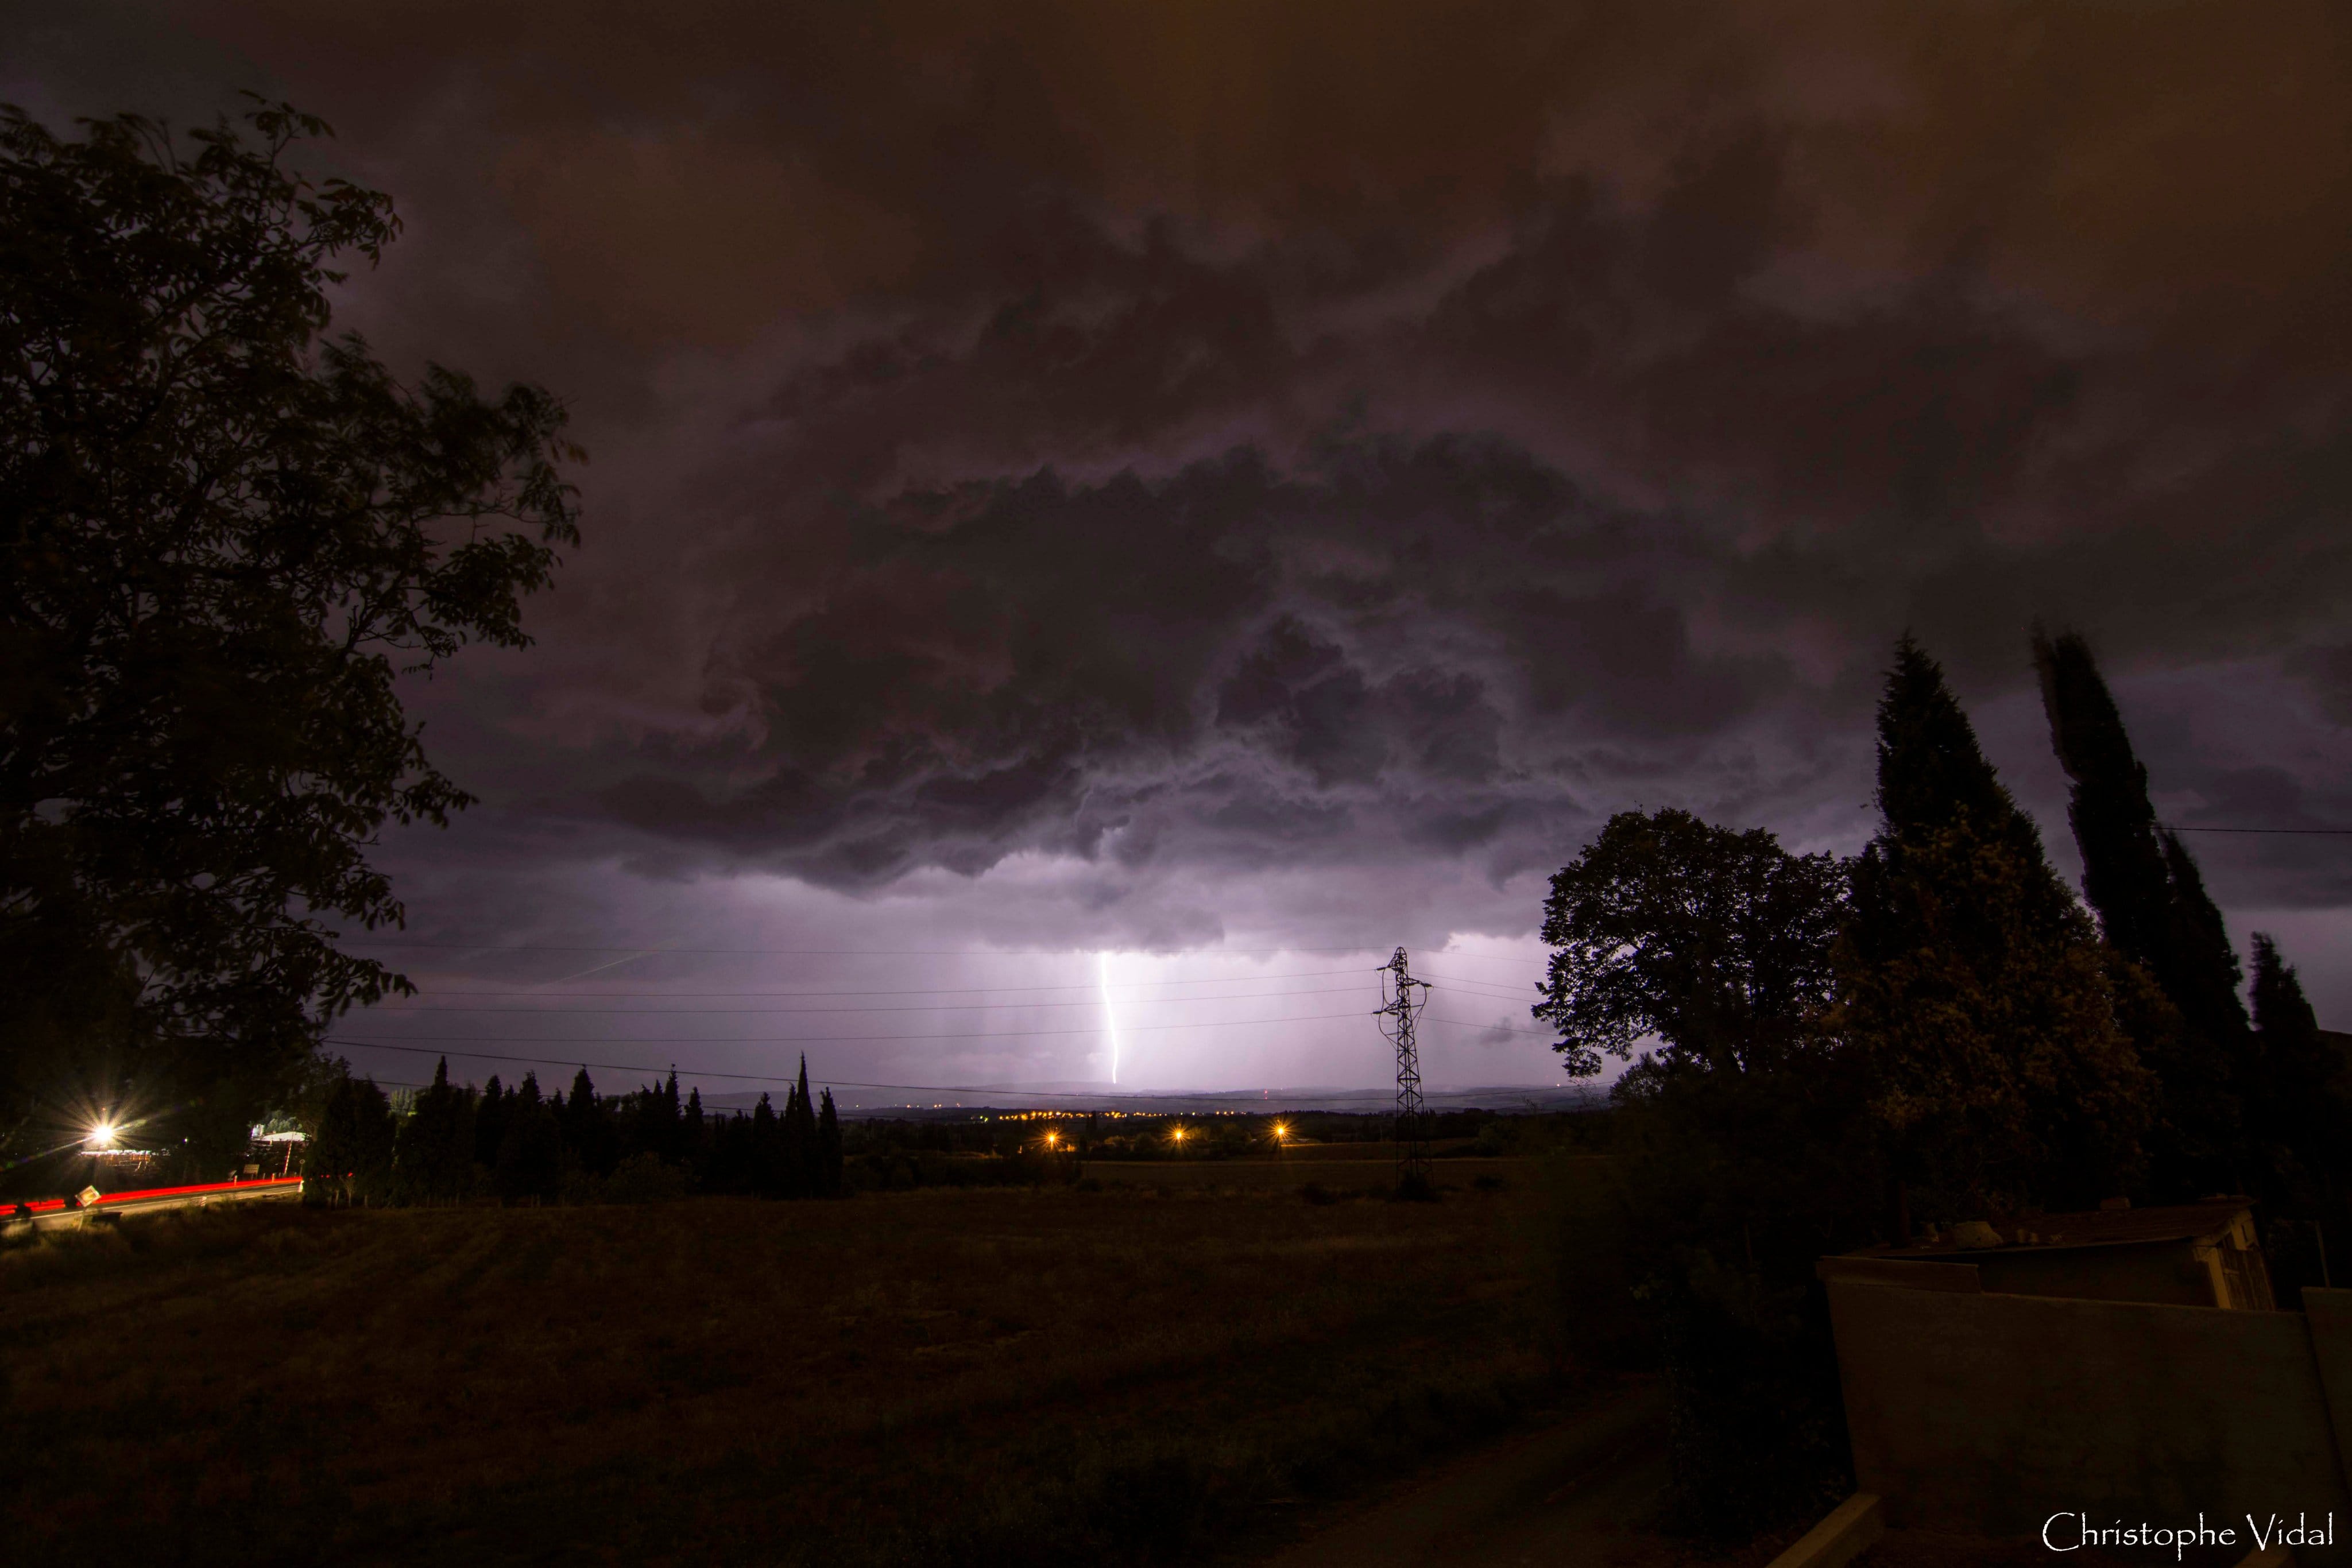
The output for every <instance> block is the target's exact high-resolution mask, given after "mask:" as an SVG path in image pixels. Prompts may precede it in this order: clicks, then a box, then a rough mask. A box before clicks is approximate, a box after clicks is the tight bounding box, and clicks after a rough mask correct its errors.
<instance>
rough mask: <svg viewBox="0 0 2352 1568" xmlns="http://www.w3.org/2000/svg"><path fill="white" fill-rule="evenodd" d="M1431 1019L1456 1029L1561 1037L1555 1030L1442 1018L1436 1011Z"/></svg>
mask: <svg viewBox="0 0 2352 1568" xmlns="http://www.w3.org/2000/svg"><path fill="white" fill-rule="evenodd" d="M1430 1021H1431V1022H1432V1023H1450V1024H1452V1025H1454V1027H1455V1028H1456V1029H1480V1030H1502V1031H1503V1032H1504V1033H1505V1034H1532V1035H1537V1036H1539V1037H1541V1038H1542V1039H1545V1040H1557V1039H1558V1038H1559V1034H1558V1032H1557V1031H1556V1030H1548V1029H1515V1028H1513V1027H1512V1026H1511V1025H1509V1024H1507V1023H1472V1022H1471V1021H1470V1020H1469V1019H1450V1018H1441V1017H1439V1016H1438V1015H1437V1014H1435V1013H1432V1014H1431V1015H1430Z"/></svg>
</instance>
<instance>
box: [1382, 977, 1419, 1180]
mask: <svg viewBox="0 0 2352 1568" xmlns="http://www.w3.org/2000/svg"><path fill="white" fill-rule="evenodd" d="M1380 972H1381V976H1382V979H1381V1008H1380V1009H1379V1010H1378V1011H1377V1012H1375V1013H1374V1014H1373V1015H1372V1016H1373V1017H1374V1018H1377V1019H1381V1033H1382V1034H1384V1035H1386V1036H1387V1037H1388V1038H1389V1039H1390V1040H1393V1041H1394V1042H1395V1043H1396V1063H1397V1092H1396V1145H1397V1190H1398V1191H1400V1192H1426V1191H1427V1190H1429V1126H1428V1113H1427V1111H1426V1110H1425V1108H1424V1107H1423V1103H1422V1098H1421V1054H1420V1052H1419V1051H1416V1050H1415V1049H1414V1046H1413V1040H1412V1025H1413V1020H1414V1019H1417V1018H1419V1017H1420V1016H1421V1009H1423V1008H1424V1007H1427V1006H1428V1005H1429V998H1428V996H1427V994H1426V993H1427V992H1428V991H1429V990H1430V989H1431V986H1430V984H1429V982H1428V981H1427V980H1416V979H1414V978H1413V977H1412V966H1411V965H1410V964H1409V963H1407V962H1406V960H1405V956H1404V949H1403V948H1402V947H1400V948H1398V949H1397V950H1396V956H1395V957H1393V958H1391V959H1390V960H1389V961H1388V962H1387V963H1385V964H1383V965H1381V971H1380ZM1416 992H1419V993H1422V994H1420V995H1416V994H1415V993H1416Z"/></svg>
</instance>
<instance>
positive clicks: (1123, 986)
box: [423, 968, 1369, 998]
mask: <svg viewBox="0 0 2352 1568" xmlns="http://www.w3.org/2000/svg"><path fill="white" fill-rule="evenodd" d="M1366 973H1369V971H1367V970H1364V969H1360V968H1358V969H1286V970H1282V971H1280V972H1278V973H1276V974H1272V975H1213V976H1209V977H1204V978H1202V979H1197V980H1123V981H1119V982H1118V983H1116V984H1114V985H1113V986H1112V987H1111V989H1113V990H1115V991H1124V990H1129V989H1131V988H1139V987H1145V986H1229V985H1238V984H1240V983H1241V982H1243V981H1244V980H1318V979H1328V978H1329V977H1331V976H1333V975H1361V974H1366ZM1100 989H1101V982H1100V981H1098V980H1086V981H1072V982H1070V983H1068V984H1066V985H1058V986H883V987H877V988H866V989H864V990H848V991H711V990H700V989H694V990H678V991H575V990H562V991H557V990H541V989H538V988H532V989H530V990H516V989H513V988H500V989H497V990H473V989H464V990H460V989H456V988H443V987H439V986H430V987H425V988H423V994H425V995H430V996H436V997H518V998H519V997H951V996H979V995H992V996H994V995H1008V994H1010V993H1012V992H1014V991H1099V990H1100Z"/></svg>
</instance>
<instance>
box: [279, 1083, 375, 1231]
mask: <svg viewBox="0 0 2352 1568" xmlns="http://www.w3.org/2000/svg"><path fill="white" fill-rule="evenodd" d="M395 1147H396V1137H395V1134H394V1127H393V1120H392V1105H391V1103H390V1102H389V1101H387V1100H386V1099H385V1098H384V1094H383V1090H381V1089H379V1088H377V1087H376V1086H375V1082H374V1081H373V1079H367V1078H353V1077H352V1076H351V1075H350V1074H348V1073H346V1074H344V1075H343V1077H342V1079H341V1082H339V1083H337V1085H336V1086H335V1091H334V1093H333V1094H332V1095H331V1097H330V1098H329V1099H328V1101H327V1107H326V1111H325V1113H323V1114H322V1115H321V1116H320V1119H319V1131H318V1134H317V1135H316V1136H315V1137H313V1138H311V1139H310V1146H309V1148H308V1149H307V1150H306V1151H305V1155H306V1159H305V1163H304V1166H303V1168H302V1176H303V1182H302V1196H303V1197H304V1198H305V1200H307V1201H309V1202H310V1203H313V1204H322V1205H326V1206H329V1207H345V1206H350V1205H361V1204H382V1203H384V1202H386V1201H388V1200H389V1199H390V1197H391V1195H392V1185H393V1164H394V1149H395Z"/></svg>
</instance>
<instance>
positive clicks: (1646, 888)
mask: <svg viewBox="0 0 2352 1568" xmlns="http://www.w3.org/2000/svg"><path fill="white" fill-rule="evenodd" d="M1844 903H1845V873H1844V869H1843V867H1842V866H1840V865H1839V864H1838V863H1837V862H1836V860H1835V859H1834V858H1832V856H1829V855H1826V854H1814V855H1791V854H1790V853H1789V852H1786V851H1785V850H1783V849H1781V848H1780V841H1778V840H1777V839H1775V838H1774V837H1773V836H1772V835H1771V834H1770V833H1769V832H1766V831H1763V830H1762V829H1760V828H1759V829H1754V830H1751V831H1748V832H1744V833H1742V832H1733V831H1730V830H1729V829H1726V828H1718V827H1715V826H1713V825H1711V824H1709V823H1706V822H1703V821H1699V820H1698V819H1697V818H1696V817H1694V816H1692V815H1691V814H1690V813H1689V812H1687V811H1675V810H1664V811H1657V812H1654V813H1650V814H1647V815H1644V814H1643V813H1641V812H1638V811H1621V812H1619V813H1618V814H1617V815H1616V816H1613V817H1612V818H1610V819H1609V822H1608V825H1607V826H1606V827H1604V828H1602V829H1601V834H1600V836H1599V837H1598V838H1596V839H1595V840H1594V841H1592V842H1591V844H1589V845H1587V846H1586V847H1585V850H1584V852H1583V853H1582V854H1580V855H1579V856H1578V857H1577V858H1576V860H1575V861H1574V862H1572V863H1570V865H1568V866H1567V867H1565V868H1563V869H1562V870H1561V871H1560V872H1559V874H1557V875H1555V876H1554V877H1553V878H1552V880H1551V895H1550V897H1549V898H1548V899H1547V900H1546V901H1545V904H1544V924H1543V939H1544V941H1545V942H1547V943H1549V944H1550V946H1552V948H1553V953H1552V956H1551V962H1550V966H1549V970H1548V972H1547V976H1546V979H1545V996H1544V1000H1543V1001H1542V1002H1540V1003H1538V1005H1537V1006H1536V1007H1535V1008H1534V1009H1533V1011H1534V1014H1535V1016H1536V1017H1537V1018H1538V1019H1544V1020H1546V1021H1548V1022H1549V1023H1550V1024H1552V1025H1553V1027H1555V1028H1556V1029H1558V1030H1559V1032H1560V1037H1561V1038H1560V1043H1559V1045H1557V1046H1555V1047H1554V1048H1553V1049H1554V1050H1556V1051H1559V1053H1560V1055H1561V1056H1562V1058H1563V1059H1565V1061H1566V1062H1567V1065H1568V1071H1570V1073H1571V1074H1574V1075H1579V1076H1588V1075H1591V1074H1592V1073H1596V1072H1598V1071H1600V1070H1601V1056H1602V1054H1603V1053H1606V1054H1608V1055H1612V1056H1615V1057H1618V1058H1619V1059H1621V1060H1622V1059H1625V1058H1627V1057H1629V1056H1631V1054H1632V1053H1633V1046H1634V1043H1635V1042H1636V1041H1637V1040H1643V1039H1645V1038H1648V1037H1652V1036H1654V1037H1655V1038H1656V1039H1657V1040H1658V1041H1659V1042H1660V1045H1659V1049H1658V1050H1657V1051H1655V1052H1654V1053H1652V1054H1649V1055H1645V1056H1644V1058H1643V1063H1644V1067H1645V1068H1648V1069H1649V1070H1650V1071H1657V1072H1665V1073H1673V1072H1677V1071H1710V1072H1722V1071H1759V1070H1763V1069H1766V1068H1769V1067H1772V1066H1777V1065H1779V1064H1780V1063H1781V1062H1783V1061H1786V1060H1788V1059H1789V1058H1790V1056H1792V1055H1793V1054H1795V1053H1796V1052H1797V1051H1799V1050H1800V1049H1801V1047H1802V1045H1803V1043H1804V1040H1805V1036H1806V1033H1807V1030H1809V1028H1810V1027H1811V1022H1812V1020H1813V1019H1815V1018H1816V1017H1817V1016H1818V1015H1819V1013H1820V1011H1821V1009H1822V1006H1823V1004H1824V1003H1826V1002H1827V1001H1828V999H1829V997H1830V990H1831V985H1832V970H1831V966H1830V962H1829V953H1830V943H1831V939H1832V937H1833V936H1834V935H1835V934H1836V931H1837V925H1838V921H1839V919H1840V917H1841V915H1843V909H1844Z"/></svg>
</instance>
